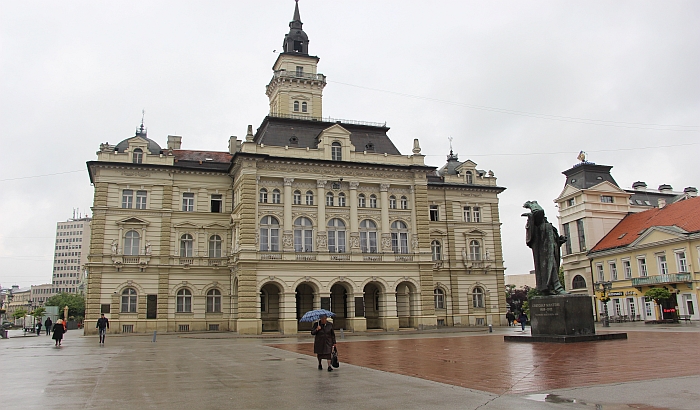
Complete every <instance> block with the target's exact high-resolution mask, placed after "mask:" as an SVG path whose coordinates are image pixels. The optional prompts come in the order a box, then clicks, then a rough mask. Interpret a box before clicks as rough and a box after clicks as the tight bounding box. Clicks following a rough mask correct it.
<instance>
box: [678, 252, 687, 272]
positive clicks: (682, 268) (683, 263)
mask: <svg viewBox="0 0 700 410" xmlns="http://www.w3.org/2000/svg"><path fill="white" fill-rule="evenodd" d="M676 265H677V266H678V272H688V260H687V259H686V258H685V251H677V252H676Z"/></svg>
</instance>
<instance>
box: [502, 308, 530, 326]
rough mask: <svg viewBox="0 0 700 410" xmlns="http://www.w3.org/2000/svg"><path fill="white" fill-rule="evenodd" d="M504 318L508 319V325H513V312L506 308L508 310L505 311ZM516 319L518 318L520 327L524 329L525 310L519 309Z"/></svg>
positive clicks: (525, 320)
mask: <svg viewBox="0 0 700 410" xmlns="http://www.w3.org/2000/svg"><path fill="white" fill-rule="evenodd" d="M506 319H507V320H508V326H515V320H516V318H515V314H514V313H513V312H511V311H510V310H508V312H506ZM517 320H518V323H519V324H520V328H521V329H522V330H523V331H525V323H526V322H527V315H526V314H525V312H523V311H520V315H518V318H517Z"/></svg>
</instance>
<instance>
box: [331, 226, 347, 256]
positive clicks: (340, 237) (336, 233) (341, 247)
mask: <svg viewBox="0 0 700 410" xmlns="http://www.w3.org/2000/svg"><path fill="white" fill-rule="evenodd" d="M328 252H338V253H345V222H343V221H342V220H341V219H338V218H333V219H331V220H330V221H328Z"/></svg>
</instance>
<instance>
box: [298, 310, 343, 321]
mask: <svg viewBox="0 0 700 410" xmlns="http://www.w3.org/2000/svg"><path fill="white" fill-rule="evenodd" d="M324 315H325V316H327V317H333V316H335V313H333V312H331V311H330V310H326V309H316V310H310V311H308V312H306V313H304V316H302V317H301V319H299V321H300V322H316V321H317V320H319V319H320V318H321V316H324Z"/></svg>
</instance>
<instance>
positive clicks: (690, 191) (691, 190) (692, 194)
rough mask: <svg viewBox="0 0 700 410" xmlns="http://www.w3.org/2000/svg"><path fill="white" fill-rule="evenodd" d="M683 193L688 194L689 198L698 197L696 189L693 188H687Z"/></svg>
mask: <svg viewBox="0 0 700 410" xmlns="http://www.w3.org/2000/svg"><path fill="white" fill-rule="evenodd" d="M683 192H684V193H686V194H688V196H689V197H691V198H695V197H696V196H698V189H697V188H695V187H694V186H689V187H688V188H686V189H684V190H683Z"/></svg>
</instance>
